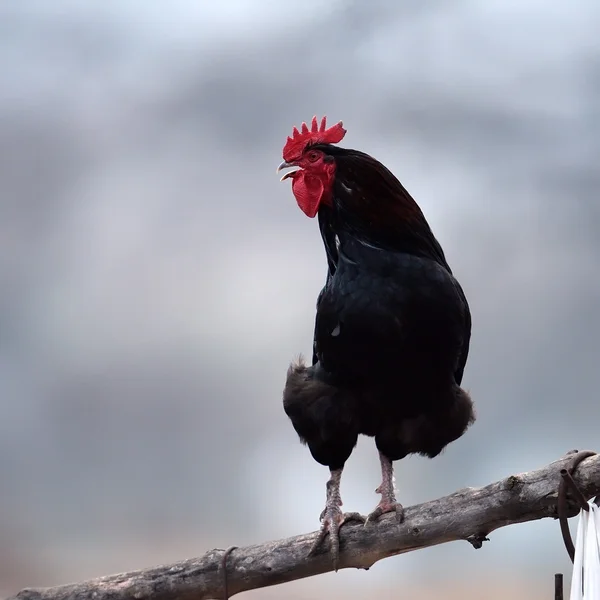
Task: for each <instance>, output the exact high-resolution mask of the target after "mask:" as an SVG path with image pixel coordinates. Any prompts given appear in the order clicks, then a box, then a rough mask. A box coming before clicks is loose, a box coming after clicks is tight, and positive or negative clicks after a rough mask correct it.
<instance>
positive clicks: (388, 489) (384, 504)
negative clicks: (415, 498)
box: [365, 452, 404, 525]
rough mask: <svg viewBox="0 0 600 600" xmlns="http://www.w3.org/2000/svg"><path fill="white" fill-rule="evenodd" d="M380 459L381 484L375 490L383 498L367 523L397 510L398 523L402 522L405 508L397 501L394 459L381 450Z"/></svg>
mask: <svg viewBox="0 0 600 600" xmlns="http://www.w3.org/2000/svg"><path fill="white" fill-rule="evenodd" d="M379 460H380V462H381V485H380V486H379V487H378V488H377V489H376V490H375V491H376V492H377V493H378V494H381V500H380V501H379V504H378V505H377V506H376V508H375V510H374V511H373V512H372V513H371V514H370V515H369V516H368V517H367V520H366V522H365V525H366V524H367V523H372V522H373V521H376V520H377V519H378V518H379V517H380V516H381V515H384V514H385V513H389V512H395V513H396V519H397V520H398V523H402V521H403V520H404V508H403V507H402V504H400V503H399V502H397V501H396V492H395V490H394V465H393V463H392V461H391V460H390V459H389V458H388V457H387V456H385V454H382V453H381V452H380V453H379Z"/></svg>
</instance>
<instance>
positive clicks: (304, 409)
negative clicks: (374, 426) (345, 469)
mask: <svg viewBox="0 0 600 600" xmlns="http://www.w3.org/2000/svg"><path fill="white" fill-rule="evenodd" d="M356 407H357V402H356V398H355V397H354V395H353V394H352V392H351V391H349V390H344V389H341V388H339V387H337V386H336V385H334V384H333V383H331V382H330V380H329V377H328V374H327V373H326V372H325V371H324V370H323V369H322V368H321V366H320V364H319V363H317V364H315V365H314V366H307V365H306V363H305V362H304V359H303V357H302V356H300V357H299V358H298V359H297V360H296V361H294V362H292V364H291V365H290V367H289V369H288V372H287V380H286V384H285V388H284V390H283V408H284V410H285V413H286V414H287V416H288V417H289V418H290V420H291V421H292V425H293V426H294V429H295V430H296V432H297V433H298V436H299V437H300V440H301V441H302V442H303V443H305V444H308V446H309V448H310V451H311V453H312V455H313V457H314V459H315V460H316V461H317V462H320V463H321V464H323V465H327V466H329V467H331V468H339V467H341V466H343V464H344V462H345V461H346V460H347V459H348V457H349V456H350V454H351V453H352V449H353V448H354V446H355V445H356V441H357V438H358V427H359V423H358V419H357V416H356V413H357V411H356Z"/></svg>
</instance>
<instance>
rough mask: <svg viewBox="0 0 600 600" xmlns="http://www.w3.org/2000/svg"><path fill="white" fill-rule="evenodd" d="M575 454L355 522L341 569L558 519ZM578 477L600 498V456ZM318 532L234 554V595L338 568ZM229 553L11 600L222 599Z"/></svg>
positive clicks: (573, 507) (345, 532)
mask: <svg viewBox="0 0 600 600" xmlns="http://www.w3.org/2000/svg"><path fill="white" fill-rule="evenodd" d="M571 457H572V453H569V454H567V455H566V456H565V457H563V458H562V459H560V460H558V461H556V462H553V463H551V464H550V465H547V466H546V467H543V468H542V469H538V470H536V471H529V472H527V473H521V474H518V475H511V476H510V477H506V478H505V479H502V480H501V481H497V482H496V483H492V484H490V485H487V486H485V487H482V488H466V489H463V490H459V491H457V492H455V493H453V494H450V495H449V496H446V497H444V498H439V499H438V500H433V501H431V502H425V503H423V504H419V505H416V506H411V507H408V508H406V510H405V521H404V523H402V524H401V525H397V524H396V522H395V520H394V517H393V516H391V515H386V516H384V517H383V518H382V519H381V520H380V521H379V522H378V523H375V524H372V525H368V526H362V525H354V524H351V523H349V524H348V525H346V526H344V527H343V529H342V533H341V544H340V546H341V547H340V568H359V569H368V568H369V567H371V566H372V565H373V564H374V563H376V562H377V561H378V560H381V559H383V558H387V557H388V556H395V555H396V554H402V553H404V552H410V551H412V550H418V549H420V548H427V547H429V546H435V545H437V544H443V543H445V542H452V541H455V540H466V541H468V542H470V543H471V544H473V546H474V547H475V548H479V547H481V545H482V543H483V541H485V540H486V537H487V535H488V534H489V533H490V532H492V531H494V530H495V529H498V528H499V527H505V526H507V525H512V524H515V523H524V522H526V521H534V520H536V519H542V518H544V517H552V518H556V517H557V495H558V487H559V483H560V481H561V475H560V471H561V469H563V468H566V467H567V466H568V464H569V460H570V458H571ZM573 479H574V480H575V482H576V483H577V485H578V486H579V489H580V490H581V492H582V493H583V495H584V496H585V498H592V497H594V496H596V495H600V455H595V456H592V457H590V458H587V459H586V460H584V461H583V462H582V463H581V464H580V465H579V467H578V468H577V470H576V472H575V474H574V475H573ZM568 498H569V502H568V506H569V516H574V515H575V514H577V513H578V512H579V504H578V502H577V501H576V500H575V499H573V498H572V496H571V495H569V497H568ZM316 535H317V534H316V532H313V533H308V534H304V535H299V536H296V537H291V538H287V539H284V540H278V541H274V542H267V543H264V544H258V545H255V546H247V547H245V548H238V549H235V550H233V551H232V552H231V554H230V555H229V557H228V559H227V573H228V578H227V579H228V591H229V595H230V596H231V595H233V594H237V593H239V592H244V591H247V590H252V589H256V588H261V587H266V586H270V585H276V584H280V583H286V582H288V581H294V580H296V579H302V578H304V577H312V576H313V575H319V574H321V573H326V572H328V571H331V570H332V564H331V561H330V559H329V555H328V552H327V540H326V542H325V544H324V548H323V550H322V552H321V553H320V554H318V555H317V556H315V557H313V558H310V559H307V558H306V555H307V553H308V551H309V549H310V547H311V544H312V542H313V541H314V539H315V536H316ZM556 537H557V540H556V543H557V544H561V543H562V542H561V538H560V533H559V528H558V525H557V528H556ZM224 552H225V551H224V550H219V549H215V550H211V551H209V552H207V553H206V554H204V556H201V557H199V558H190V559H187V560H183V561H180V562H176V563H173V564H170V565H162V566H158V567H152V568H149V569H143V570H140V571H133V572H130V573H122V574H118V575H109V576H107V577H101V578H98V579H93V580H90V581H85V582H81V583H74V584H69V585H61V586H57V587H51V588H26V589H24V590H22V591H21V592H19V593H18V594H17V595H16V596H13V597H12V598H9V599H8V600H15V599H18V600H83V599H90V600H92V599H93V600H133V599H135V600H205V599H209V598H222V597H223V572H222V567H221V562H222V558H223V554H224Z"/></svg>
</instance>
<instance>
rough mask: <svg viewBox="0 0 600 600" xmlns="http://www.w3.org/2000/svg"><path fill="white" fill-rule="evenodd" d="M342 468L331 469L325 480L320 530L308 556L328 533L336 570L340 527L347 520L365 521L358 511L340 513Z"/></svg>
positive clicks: (338, 555) (316, 548)
mask: <svg viewBox="0 0 600 600" xmlns="http://www.w3.org/2000/svg"><path fill="white" fill-rule="evenodd" d="M342 470H343V469H336V470H332V471H331V478H330V479H329V481H328V482H327V501H326V503H325V509H324V510H323V512H322V513H321V517H320V519H321V521H322V525H321V530H320V531H319V535H318V536H317V539H316V540H315V543H314V544H313V545H312V548H311V549H310V552H309V553H308V556H314V555H315V553H316V551H317V550H318V549H319V547H320V546H321V544H322V543H323V541H324V540H325V538H326V537H327V534H329V544H330V550H329V553H330V555H331V560H332V562H333V568H334V570H335V571H337V570H338V563H339V558H340V529H341V527H342V525H344V523H347V522H348V521H358V522H360V523H364V522H365V517H363V516H362V515H361V514H359V513H342V511H341V509H340V506H342V497H341V495H340V481H341V479H342Z"/></svg>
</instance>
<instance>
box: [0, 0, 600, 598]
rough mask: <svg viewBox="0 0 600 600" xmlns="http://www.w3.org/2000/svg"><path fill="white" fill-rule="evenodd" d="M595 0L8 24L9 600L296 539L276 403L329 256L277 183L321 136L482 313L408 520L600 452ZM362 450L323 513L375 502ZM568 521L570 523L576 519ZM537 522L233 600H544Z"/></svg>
mask: <svg viewBox="0 0 600 600" xmlns="http://www.w3.org/2000/svg"><path fill="white" fill-rule="evenodd" d="M598 22H600V4H598V3H597V2H594V0H579V1H575V2H572V3H548V2H543V1H542V0H519V1H517V0H509V1H504V2H500V1H499V0H479V1H476V0H470V1H467V0H459V1H456V2H452V3H450V2H446V1H442V0H437V1H435V0H434V1H431V2H427V3H424V2H419V1H416V0H403V1H398V2H393V1H392V0H388V1H384V0H369V1H368V2H367V1H366V0H365V1H362V2H361V1H355V2H352V1H350V0H343V1H342V0H340V1H330V2H329V3H326V4H324V3H321V2H320V1H316V0H314V1H313V0H304V1H303V3H302V6H301V10H300V9H299V7H298V6H297V5H296V4H285V3H281V2H274V1H269V0H255V1H254V2H250V1H244V0H222V1H221V2H214V3H208V2H197V1H194V0H174V1H173V2H170V3H168V4H163V3H159V2H148V1H147V0H126V1H124V0H108V1H107V0H105V1H103V2H97V1H88V2H85V3H81V2H78V1H76V0H53V1H52V2H47V1H43V0H40V1H37V2H36V1H30V0H20V1H19V2H3V3H1V4H0V32H1V35H0V145H1V148H0V182H1V185H2V196H1V199H0V249H1V252H0V289H1V293H0V481H1V482H2V485H1V495H0V595H3V596H5V595H8V594H10V593H14V592H16V591H18V590H19V589H20V588H22V587H24V586H34V585H35V586H37V585H54V584H60V583H67V582H70V581H74V580H80V579H84V578H90V577H95V576H100V575H105V574H109V573H112V572H120V571H125V570H130V569H136V568H143V567H147V566H152V565H154V564H158V563H166V562H170V561H174V560H177V559H181V558H186V557H190V556H196V555H200V554H202V553H204V552H205V551H206V550H209V549H211V548H214V547H221V548H225V547H227V546H228V545H230V544H235V545H244V544H250V543H258V542H264V541H267V540H271V539H276V538H280V537H286V536H291V535H295V534H299V533H304V532H308V531H313V530H315V529H316V528H317V527H318V517H319V513H320V511H321V509H322V508H323V502H324V498H325V481H326V479H327V476H328V473H327V470H326V469H325V468H324V467H321V466H320V465H318V464H317V463H316V462H314V461H313V459H312V458H311V456H310V454H309V452H308V450H307V449H306V448H305V447H302V446H301V445H300V444H299V442H298V440H297V437H296V435H295V433H294V431H293V429H292V427H291V425H290V423H289V422H288V420H287V417H286V416H285V414H284V412H283V409H282V406H281V391H282V388H283V383H284V380H285V373H286V369H287V366H288V364H289V361H290V359H292V358H293V357H294V355H296V354H297V353H299V352H304V353H310V351H311V343H312V333H313V319H314V306H315V300H316V296H317V294H318V292H319V290H320V289H321V286H322V284H323V282H324V278H325V270H326V262H325V255H324V251H323V248H322V244H321V240H320V237H319V233H318V228H317V224H316V222H315V221H311V220H309V219H307V218H305V216H304V215H303V214H302V213H301V211H300V210H299V209H298V207H297V205H296V203H295V200H294V198H293V196H292V194H291V189H290V184H289V182H285V183H284V184H280V183H279V177H278V176H277V175H276V174H275V168H276V166H277V165H278V164H279V162H280V160H281V149H282V147H283V144H284V142H285V139H286V136H287V135H288V134H289V133H290V132H291V129H292V126H293V125H299V124H300V123H301V121H302V120H307V119H310V118H311V117H312V116H313V114H317V115H322V114H327V115H328V117H329V119H330V121H331V122H335V121H337V120H339V119H343V121H344V124H345V126H346V127H347V129H348V134H347V136H346V138H345V140H344V145H345V146H346V147H354V148H357V149H360V150H363V151H365V152H368V153H369V154H372V155H373V156H375V157H376V158H378V159H379V160H381V161H382V162H384V163H385V164H386V165H387V166H388V167H389V168H390V169H391V170H392V171H394V173H395V174H396V175H397V176H398V177H399V178H400V179H401V181H402V182H403V183H404V185H405V186H406V187H407V188H408V189H409V191H410V192H411V193H412V194H413V195H414V197H415V198H416V200H417V201H418V202H419V204H420V206H421V207H422V209H423V211H424V212H425V214H426V216H427V218H428V220H429V222H430V224H431V226H432V228H433V230H434V232H435V234H436V236H437V237H438V239H439V240H440V242H441V243H442V245H443V246H444V249H445V251H446V254H447V257H448V259H449V262H450V264H451V266H452V268H453V270H454V271H455V273H456V274H457V276H458V278H459V279H460V281H461V283H462V285H463V287H464V289H465V291H466V293H467V296H468V298H469V300H470V303H471V308H472V312H473V321H474V329H473V340H472V347H471V355H470V360H469V363H468V366H467V371H466V377H465V381H464V383H465V386H466V387H467V388H468V389H469V390H470V391H471V393H472V395H473V397H474V399H475V402H476V406H477V410H478V421H477V423H476V425H475V426H474V427H473V428H472V429H470V430H469V432H468V434H467V435H465V436H464V437H463V438H461V439H460V440H459V441H457V442H455V443H454V444H452V445H451V446H449V447H448V449H447V450H446V452H445V453H444V454H443V456H441V457H439V458H437V459H436V460H433V461H428V460H425V459H423V458H416V457H415V458H410V459H407V460H404V461H401V462H400V463H397V485H398V489H399V499H400V500H401V501H402V502H403V503H404V504H405V505H410V504H414V503H418V502H423V501H427V500H431V499H434V498H436V497H439V496H442V495H446V494H448V493H450V492H452V491H454V490H456V489H459V488H462V487H465V486H479V485H485V484H487V483H491V482H492V481H494V480H496V479H499V478H502V477H505V476H507V475H510V474H513V473H518V472H521V471H526V470H530V469H535V468H537V467H541V466H543V465H545V464H547V463H549V462H551V461H553V460H555V459H557V458H559V457H560V456H562V455H563V454H564V453H565V452H566V451H568V450H570V449H573V448H580V449H581V448H585V449H588V448H589V449H596V450H599V449H600V444H599V440H598V422H599V418H600V403H599V402H598V396H597V394H598V389H599V386H600V373H599V370H598V359H599V350H598V339H599V338H600V316H599V314H598V306H599V302H600V278H599V277H598V255H599V251H600V237H598V229H599V227H600V203H599V202H598V196H597V194H598V188H599V186H600V171H599V170H598V157H599V156H600V38H598V33H597V32H598V27H597V23H598ZM379 476H380V474H379V465H378V459H377V453H376V450H375V447H374V444H373V442H372V441H371V440H369V439H363V440H361V442H360V443H359V446H358V448H357V449H356V451H355V453H354V454H353V456H352V458H351V460H350V462H349V463H348V466H347V469H346V472H345V475H344V479H343V482H342V495H343V498H344V505H345V508H346V509H348V510H357V511H360V512H362V513H366V512H367V511H369V510H370V509H372V508H373V507H374V506H375V504H376V502H377V499H378V497H377V496H376V494H375V493H374V489H375V487H376V486H377V485H378V483H379ZM572 528H574V523H572ZM559 571H564V572H565V573H570V562H569V560H568V557H567V554H566V551H565V550H564V548H563V545H562V541H561V537H560V532H559V527H558V523H557V522H553V521H551V520H546V521H543V522H536V523H531V524H525V525H519V526H513V527H509V528H506V529H502V530H499V531H497V532H495V533H493V534H492V535H491V542H489V543H487V544H486V545H485V546H484V548H483V549H482V550H480V551H478V552H475V551H474V550H473V549H472V547H471V546H470V545H469V544H467V543H466V542H464V543H460V542H457V543H453V544H446V545H442V546H438V547H436V548H432V549H428V550H423V551H419V552H414V553H410V554H407V555H403V556H399V557H395V558H391V559H388V560H385V561H383V562H380V563H377V565H376V566H375V567H373V568H372V569H371V570H370V571H369V572H362V571H361V572H351V571H342V572H340V573H338V574H337V575H334V574H331V575H324V576H320V577H316V578H313V579H309V580H305V581H300V582H296V583H292V584H288V585H286V586H284V587H277V588H271V589H267V590H257V591H254V592H251V593H248V594H247V596H248V597H254V598H255V599H257V600H258V599H261V598H273V599H275V598H280V597H281V595H282V594H283V595H284V596H285V597H287V598H292V599H297V600H304V599H308V598H320V597H325V596H326V595H327V596H330V597H333V598H350V599H356V600H359V599H367V598H373V597H375V596H377V597H381V598H401V597H402V598H415V599H417V600H419V599H428V598H440V597H445V598H461V599H462V600H464V599H470V598H473V599H475V598H489V599H493V598H500V597H502V598H505V597H509V596H510V597H511V598H515V599H516V598H528V599H531V598H540V599H542V598H550V597H552V590H553V574H554V573H555V572H559Z"/></svg>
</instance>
